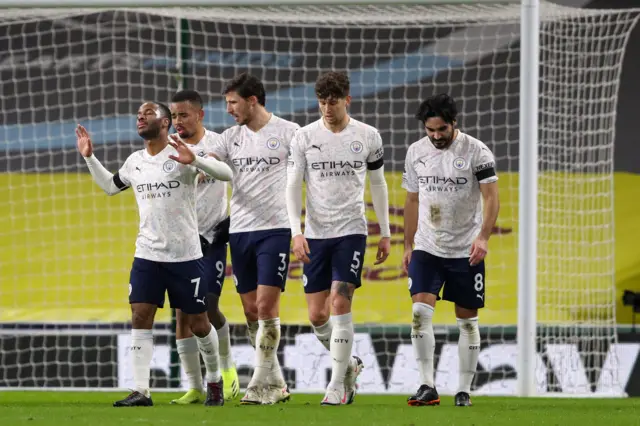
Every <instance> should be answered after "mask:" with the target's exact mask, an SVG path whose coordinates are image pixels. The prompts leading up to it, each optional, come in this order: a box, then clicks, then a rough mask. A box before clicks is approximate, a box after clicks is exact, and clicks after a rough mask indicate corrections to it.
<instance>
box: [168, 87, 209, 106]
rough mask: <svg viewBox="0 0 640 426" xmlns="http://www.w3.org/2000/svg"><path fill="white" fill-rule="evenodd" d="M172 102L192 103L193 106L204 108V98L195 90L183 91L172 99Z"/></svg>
mask: <svg viewBox="0 0 640 426" xmlns="http://www.w3.org/2000/svg"><path fill="white" fill-rule="evenodd" d="M171 102H173V103H178V102H191V103H192V104H197V105H198V106H199V107H202V105H203V102H202V97H201V96H200V94H199V93H198V92H196V91H195V90H181V91H179V92H178V93H176V94H175V95H173V98H171Z"/></svg>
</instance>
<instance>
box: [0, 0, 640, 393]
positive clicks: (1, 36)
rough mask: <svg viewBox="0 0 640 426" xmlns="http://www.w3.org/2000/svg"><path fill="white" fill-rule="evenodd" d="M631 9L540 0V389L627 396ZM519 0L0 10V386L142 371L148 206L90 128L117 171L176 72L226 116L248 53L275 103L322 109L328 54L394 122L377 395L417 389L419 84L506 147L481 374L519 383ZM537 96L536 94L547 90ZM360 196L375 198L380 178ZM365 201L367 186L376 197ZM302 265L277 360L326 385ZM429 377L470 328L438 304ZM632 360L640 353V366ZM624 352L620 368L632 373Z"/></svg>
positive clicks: (246, 356) (380, 286)
mask: <svg viewBox="0 0 640 426" xmlns="http://www.w3.org/2000/svg"><path fill="white" fill-rule="evenodd" d="M637 17H638V14H637V11H627V10H618V11H600V10H577V9H569V8H563V7H559V6H555V5H552V4H548V3H543V4H542V5H541V34H540V48H541V56H540V60H541V66H540V99H539V105H540V116H539V117H540V125H539V141H540V142H539V144H540V149H539V154H540V158H539V170H540V176H539V207H538V209H539V216H538V217H539V223H538V235H539V244H538V247H539V255H538V297H537V316H538V334H537V336H538V351H539V352H538V355H537V358H536V359H535V360H532V362H535V363H536V378H537V387H538V391H539V392H540V393H546V392H563V393H568V394H581V395H591V394H611V395H620V394H622V392H623V391H624V387H625V384H626V383H624V382H623V381H624V380H623V379H622V378H621V374H620V371H622V370H624V369H625V368H627V369H628V368H629V363H631V362H634V361H635V355H634V357H631V358H630V357H629V356H628V355H626V353H625V352H624V350H623V348H624V346H622V345H621V344H620V343H619V342H617V338H616V315H615V314H616V313H615V287H614V245H613V226H614V221H613V219H614V217H613V143H614V130H615V128H614V123H615V118H616V103H617V97H618V88H619V82H620V74H621V66H622V60H623V56H624V53H625V46H626V42H627V38H628V36H629V33H630V32H631V30H632V28H633V26H634V25H635V23H636V20H637ZM519 28H520V6H519V5H518V4H504V2H503V3H495V4H488V3H483V4H456V5H380V4H379V5H369V6H366V5H350V6H335V5H334V6H328V5H325V6H277V5H274V6H269V7H212V8H154V9H151V8H148V9H117V10H113V9H64V8H60V9H52V10H44V9H8V10H3V13H2V16H1V17H0V77H1V78H0V94H1V101H0V102H1V105H2V112H1V113H0V139H1V140H2V143H3V145H2V149H1V150H0V164H1V168H0V169H1V170H2V171H3V173H0V215H1V217H2V223H3V226H2V228H1V229H0V241H1V243H0V253H1V255H2V258H1V260H0V327H1V328H0V387H21V388H22V387H59V388H68V387H87V388H114V387H117V388H126V387H128V386H131V383H132V377H131V368H130V364H129V360H128V359H127V354H126V353H127V346H128V342H129V331H128V330H129V324H130V323H129V318H130V311H129V306H128V304H127V294H128V277H129V269H130V266H131V261H132V256H133V249H134V244H133V243H134V241H135V237H136V233H137V223H138V215H137V210H136V205H135V201H134V198H133V196H132V193H131V192H130V191H128V192H125V193H123V194H121V195H119V196H117V197H106V196H105V195H104V194H103V193H102V192H101V191H100V190H99V188H98V187H97V185H95V184H94V183H93V181H92V179H91V177H90V175H89V174H88V173H87V169H86V167H85V164H84V162H83V161H82V159H81V157H80V155H79V154H78V153H77V152H76V149H75V135H74V127H75V124H76V123H81V124H83V125H85V126H86V127H87V128H88V129H89V131H90V132H91V134H92V136H93V140H94V143H95V144H96V155H97V157H98V158H99V159H100V160H101V161H102V162H103V164H104V165H105V166H106V167H107V168H108V169H110V170H112V171H116V170H117V169H118V168H119V166H120V165H121V164H122V163H123V162H124V160H125V159H126V158H127V156H128V155H129V154H130V153H131V152H133V151H134V150H137V149H140V148H141V147H142V143H141V140H140V138H139V137H138V135H137V133H136V128H135V121H134V114H135V111H136V110H137V108H138V106H139V105H140V104H141V103H142V102H143V101H144V100H156V101H162V102H168V101H169V100H170V98H171V96H172V95H173V94H174V93H175V92H176V91H177V90H178V88H179V87H184V88H190V89H195V90H198V91H199V92H200V93H201V94H202V96H203V98H204V99H205V102H206V106H205V122H206V125H207V127H208V128H209V129H211V130H215V131H218V132H221V131H222V130H223V129H225V128H226V127H229V126H231V125H232V124H233V122H232V120H231V118H230V117H229V116H228V115H227V114H226V111H225V103H224V99H223V97H222V96H221V90H222V87H223V85H224V82H225V81H227V80H228V79H230V78H232V77H233V76H234V75H236V74H238V73H240V72H243V71H249V72H251V73H252V74H255V75H256V76H258V77H260V78H261V79H262V81H263V82H264V84H265V86H266V90H267V108H268V109H269V110H270V111H272V112H274V113H275V114H277V115H279V116H281V117H284V118H286V119H289V120H293V121H295V122H297V123H299V124H300V125H305V124H307V123H310V122H312V121H314V120H316V119H317V118H318V106H317V102H316V99H315V96H314V93H313V85H314V82H315V79H316V77H317V76H318V75H319V73H321V72H323V71H327V70H333V69H337V70H347V71H348V72H349V75H350V79H351V84H352V88H351V95H352V96H353V103H352V106H351V109H350V112H351V114H352V116H353V117H355V118H356V119H358V120H361V121H364V122H365V123H368V124H370V125H373V126H375V127H377V128H378V129H380V132H381V134H382V138H383V141H384V143H385V161H386V165H387V166H386V167H387V170H388V174H387V179H388V185H389V191H390V203H391V206H392V207H391V218H392V232H393V238H392V244H393V246H392V255H391V257H390V258H389V259H388V260H387V262H386V263H384V264H383V265H379V266H373V259H374V256H375V246H376V244H377V240H378V238H379V232H378V227H377V224H376V223H375V215H374V214H373V212H372V210H371V209H369V213H368V215H369V219H370V235H371V237H370V239H369V250H368V252H367V255H366V258H365V270H364V277H365V279H364V285H363V287H362V288H361V289H360V290H358V292H357V294H356V297H355V301H354V311H355V312H354V319H355V322H356V331H357V344H356V345H355V346H354V350H355V352H356V353H357V354H358V355H360V356H361V357H362V359H363V360H364V362H365V365H366V368H365V370H364V372H363V374H362V376H361V390H362V391H363V392H389V393H407V392H411V391H414V390H415V388H416V386H417V385H418V383H417V382H416V378H417V377H418V374H417V366H416V363H415V360H414V357H413V352H412V348H411V341H410V337H409V331H410V323H411V302H410V298H409V293H408V291H407V278H406V276H405V275H403V273H402V270H401V267H400V260H401V255H402V250H403V244H402V239H403V234H402V233H403V205H404V198H405V192H404V190H402V189H401V188H400V181H401V177H400V175H401V173H402V169H403V161H404V157H405V153H406V150H407V148H408V146H409V145H410V144H411V143H413V142H415V141H417V140H418V139H420V138H421V137H423V130H422V128H421V126H420V123H418V122H417V121H416V120H415V119H414V118H413V115H414V113H415V111H416V108H417V106H418V105H419V103H420V101H421V100H423V99H424V98H426V97H427V96H430V95H433V94H436V93H441V92H447V93H450V94H451V95H453V96H454V98H455V99H456V100H457V102H458V108H459V110H460V115H459V120H458V124H459V127H460V128H461V129H462V130H463V131H465V132H467V133H469V134H471V135H473V136H475V137H477V138H479V139H480V140H482V141H484V142H485V143H486V144H487V145H488V146H489V147H490V148H491V149H492V150H493V152H494V153H495V156H496V159H497V167H498V170H499V175H500V181H499V188H500V194H501V195H500V198H501V211H500V216H499V219H498V223H497V225H496V227H495V229H494V235H493V237H492V238H491V241H490V254H489V256H488V258H487V284H486V285H487V293H486V294H487V301H486V305H487V307H486V309H484V310H482V311H481V313H480V324H481V326H482V327H481V334H482V351H481V353H480V359H479V366H478V374H477V376H476V379H475V381H474V384H473V391H474V392H476V393H484V394H513V393H515V383H516V370H515V364H516V354H517V350H516V342H515V325H516V323H517V312H516V307H517V240H518V238H517V232H518V226H519V224H518V221H517V218H518V211H517V207H518V169H517V167H518V114H519V61H520V59H519V38H520V34H519V31H520V30H519ZM533 102H535V100H533ZM367 197H369V195H368V194H367ZM368 199H369V198H368ZM230 277H231V265H228V266H227V278H228V279H227V281H225V288H224V291H223V296H222V299H221V307H222V310H223V312H224V313H225V315H226V316H227V318H228V319H229V321H230V322H231V324H233V326H232V334H233V355H234V358H235V361H236V363H237V365H238V368H239V370H240V374H241V379H242V382H243V385H246V383H247V381H248V376H249V374H250V372H251V368H252V363H253V349H252V348H251V346H250V345H249V341H248V339H247V338H246V335H245V331H246V329H245V327H244V316H243V312H242V308H241V305H240V301H239V298H238V296H237V294H236V292H235V289H234V286H233V283H232V281H231V279H230ZM300 277H301V264H299V263H297V262H292V264H291V269H290V272H289V281H288V285H287V291H286V292H285V293H284V294H283V299H282V303H281V306H282V313H281V318H282V322H283V324H285V325H284V327H283V332H282V336H283V338H282V344H281V347H280V351H279V357H280V361H281V364H282V365H283V369H284V371H285V374H286V377H287V380H288V381H289V383H290V386H291V388H292V389H295V390H296V391H321V390H323V389H324V388H325V386H326V384H327V378H328V371H329V368H330V365H331V361H330V356H329V354H328V353H327V352H326V351H325V350H324V348H323V347H322V346H321V345H320V343H319V342H317V341H316V339H315V337H314V335H313V334H312V333H311V330H310V328H309V327H308V324H309V323H308V319H307V313H306V308H305V307H306V304H305V301H304V294H303V289H302V284H301V281H300ZM157 321H158V324H157V325H156V329H155V339H156V340H155V343H156V347H155V355H154V360H153V372H152V377H153V386H154V387H155V388H176V387H181V386H182V383H183V381H182V380H183V378H182V377H181V373H180V369H179V367H178V358H177V357H176V355H175V352H174V351H172V345H171V341H172V339H173V337H172V335H171V327H170V311H169V309H164V310H161V311H159V312H158V316H157ZM434 322H435V327H436V333H437V337H436V338H437V348H436V385H437V388H438V390H439V391H440V392H441V393H442V394H451V393H455V391H456V387H457V382H458V351H457V338H458V331H457V326H456V322H455V316H454V312H453V306H452V305H451V304H450V303H448V302H447V303H445V302H441V303H440V304H439V305H438V306H437V309H436V314H435V319H434ZM631 365H632V364H631ZM625 371H626V370H625Z"/></svg>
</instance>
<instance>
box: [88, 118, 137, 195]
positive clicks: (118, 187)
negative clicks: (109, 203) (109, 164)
mask: <svg viewBox="0 0 640 426" xmlns="http://www.w3.org/2000/svg"><path fill="white" fill-rule="evenodd" d="M76 138H77V141H76V143H77V145H78V152H80V154H81V155H82V157H83V158H84V161H85V162H86V163H87V167H88V168H89V172H90V173H91V176H92V177H93V180H95V181H96V183H97V184H98V186H99V187H100V188H102V190H103V191H104V192H105V193H106V194H107V195H115V194H118V193H120V192H122V191H124V190H125V189H127V188H128V187H129V186H128V185H127V184H126V183H124V182H123V181H122V179H120V175H119V173H116V174H115V175H114V174H112V173H111V172H110V171H109V170H107V169H105V167H104V166H103V165H102V163H100V160H98V159H97V158H96V156H95V155H93V144H92V143H91V136H90V135H89V132H88V131H87V129H85V128H84V127H83V126H81V125H79V124H78V127H76Z"/></svg>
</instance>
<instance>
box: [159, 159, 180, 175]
mask: <svg viewBox="0 0 640 426" xmlns="http://www.w3.org/2000/svg"><path fill="white" fill-rule="evenodd" d="M176 166H177V164H176V162H175V161H173V160H167V161H165V162H164V164H163V165H162V170H163V171H164V172H165V173H171V172H172V171H174V170H175V169H176Z"/></svg>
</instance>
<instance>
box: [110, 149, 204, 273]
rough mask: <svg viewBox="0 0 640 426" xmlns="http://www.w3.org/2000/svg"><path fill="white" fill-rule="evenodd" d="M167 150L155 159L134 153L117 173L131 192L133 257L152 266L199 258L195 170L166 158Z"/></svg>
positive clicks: (142, 151) (145, 152)
mask: <svg viewBox="0 0 640 426" xmlns="http://www.w3.org/2000/svg"><path fill="white" fill-rule="evenodd" d="M169 155H176V156H177V151H176V150H175V149H174V148H173V147H172V146H171V145H167V147H166V148H165V149H164V150H162V151H161V152H160V153H158V154H157V155H155V156H151V155H149V153H148V152H147V150H146V149H142V150H140V151H136V152H134V153H133V154H131V155H130V156H129V158H127V161H125V163H124V164H123V165H122V167H121V168H120V170H119V171H118V175H119V177H120V180H121V181H122V183H124V184H125V185H127V186H129V187H131V189H132V190H133V192H134V194H135V197H136V202H137V203H138V211H139V213H140V227H139V231H138V238H137V239H136V252H135V257H139V258H142V259H147V260H153V261H156V262H185V261H188V260H194V259H198V258H200V257H202V250H201V249H200V238H199V237H198V221H197V216H196V178H197V176H198V173H199V172H198V169H196V168H195V167H193V166H188V165H184V164H180V163H178V162H176V161H174V160H172V159H170V158H169Z"/></svg>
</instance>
